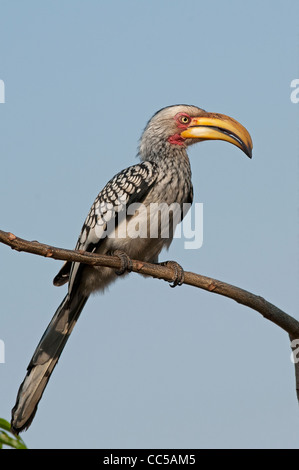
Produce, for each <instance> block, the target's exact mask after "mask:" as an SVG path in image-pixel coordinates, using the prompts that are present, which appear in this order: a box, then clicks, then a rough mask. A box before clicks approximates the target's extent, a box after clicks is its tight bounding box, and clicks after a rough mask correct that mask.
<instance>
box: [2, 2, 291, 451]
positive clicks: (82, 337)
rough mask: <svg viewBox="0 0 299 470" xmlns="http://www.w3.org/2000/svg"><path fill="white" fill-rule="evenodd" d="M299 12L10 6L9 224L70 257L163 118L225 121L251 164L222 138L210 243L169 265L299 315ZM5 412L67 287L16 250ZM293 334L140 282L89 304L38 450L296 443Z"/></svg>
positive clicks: (5, 11)
mask: <svg viewBox="0 0 299 470" xmlns="http://www.w3.org/2000/svg"><path fill="white" fill-rule="evenodd" d="M298 18H299V4H298V2H295V1H290V0H288V1H284V2H282V1H277V2H270V1H268V0H264V1H263V2H257V1H256V0H254V1H252V2H250V4H249V3H248V4H246V5H245V4H244V2H243V3H241V2H237V1H234V0H233V1H230V2H220V1H214V2H209V3H208V2H202V1H200V0H197V1H193V0H189V1H188V2H179V1H176V0H172V1H166V0H162V1H160V0H159V1H157V0H151V2H145V1H140V0H139V1H131V0H127V1H120V0H118V1H111V2H104V1H101V0H98V1H95V0H87V1H86V2H83V1H76V0H62V1H61V0H60V1H57V0H53V1H52V2H38V1H32V0H27V1H26V2H22V1H20V0H19V1H14V2H10V1H7V0H2V2H1V15H0V79H1V80H3V81H4V83H5V103H4V104H0V122H1V127H0V155H1V172H0V196H1V197H0V213H1V226H0V228H1V229H2V230H7V231H11V232H14V233H15V234H16V235H18V236H20V237H22V238H27V239H32V240H39V241H40V242H43V243H49V244H53V245H56V246H61V247H66V248H72V247H74V245H75V243H76V240H77V237H78V234H79V232H80V229H81V226H82V223H83V221H84V219H85V216H86V214H87V212H88V210H89V207H90V205H91V204H92V202H93V200H94V198H95V196H96V195H97V193H98V192H99V191H100V190H101V189H102V187H103V186H104V185H105V183H106V182H107V181H108V180H109V179H110V178H111V177H112V176H113V175H114V174H115V173H117V172H118V171H120V170H121V169H123V168H125V167H127V166H129V165H132V164H134V163H135V162H136V161H137V160H136V153H137V145H138V139H139V138H140V135H141V133H142V130H143V128H144V126H145V124H146V122H147V120H148V119H149V118H150V117H151V115H152V114H154V113H155V112H156V111H157V110H158V109H160V108H162V107H164V106H167V105H171V104H177V103H187V104H194V105H197V106H200V107H202V108H204V109H206V110H208V111H214V112H219V113H224V114H228V115H230V116H232V117H234V118H235V119H237V120H239V121H240V122H241V123H242V124H243V125H245V126H246V127H247V129H248V130H249V131H250V133H251V136H252V139H253V143H254V151H253V159H252V161H250V160H249V159H247V158H246V157H245V156H244V155H243V154H242V153H241V152H240V150H239V149H237V148H236V147H233V146H232V145H229V144H227V143H225V142H203V143H201V144H199V145H196V146H194V147H193V148H192V149H191V151H190V160H191V166H192V173H193V185H194V190H195V202H201V203H203V207H204V242H203V246H202V247H201V248H200V249H198V250H186V249H184V241H183V240H181V239H176V240H174V242H173V244H172V245H171V247H170V250H169V253H163V254H162V256H161V259H176V260H177V261H178V262H179V263H180V264H181V265H182V266H183V267H184V268H185V269H186V270H188V271H194V272H198V273H201V274H204V275H208V276H211V277H215V278H216V279H220V280H223V281H226V282H229V283H232V284H235V285H237V286H240V287H242V288H244V289H247V290H249V291H252V292H253V293H256V294H258V295H262V296H263V297H265V298H266V299H267V300H269V301H271V302H272V303H274V304H275V305H277V306H278V307H280V308H282V309H283V310H285V311H286V312H288V313H289V314H291V315H294V316H296V314H297V311H298V300H299V295H298V281H299V271H298V174H299V171H298V170H299V168H298V142H299V141H298V122H299V120H298V110H299V103H298V104H294V103H292V102H291V100H290V94H291V91H292V89H291V88H290V83H291V81H292V80H293V79H295V78H299V62H298V57H299V30H298ZM0 260H1V261H0V262H1V264H0V280H1V297H0V309H1V317H0V339H2V340H3V341H4V343H5V356H6V357H5V364H0V383H1V392H0V393H1V400H0V416H1V417H3V418H6V419H9V417H10V410H11V408H12V406H13V405H14V402H15V397H16V393H17V390H18V387H19V384H20V383H21V381H22V380H23V377H24V374H25V370H26V367H27V365H28V362H29V360H30V358H31V355H32V353H33V351H34V349H35V347H36V345H37V343H38V341H39V339H40V337H41V335H42V333H43V331H44V329H45V327H46V325H47V324H48V322H49V320H50V318H51V317H52V315H53V314H54V312H55V309H56V308H57V306H58V305H59V303H60V301H61V299H62V298H63V296H64V295H65V289H64V288H63V287H62V288H60V289H58V288H55V287H54V286H53V285H52V278H53V277H54V275H55V274H56V272H57V271H58V270H59V268H60V266H61V263H60V262H57V261H53V260H47V259H44V258H41V257H36V256H33V255H29V254H24V253H21V254H20V253H16V252H13V251H11V250H10V249H9V248H7V247H6V246H1V245H0ZM298 424H299V423H298V407H297V403H296V395H295V386H294V371H293V364H292V363H291V361H290V346H289V342H288V337H287V335H286V334H285V333H284V332H283V331H282V330H280V329H279V328H278V327H276V326H275V325H273V324H271V323H269V322H268V321H266V320H265V319H263V318H262V317H261V316H260V315H259V314H257V313H256V312H254V311H252V310H250V309H248V308H246V307H243V306H241V305H238V304H236V303H234V302H233V301H231V300H229V299H226V298H221V297H218V296H216V295H213V294H211V293H207V292H203V291H200V290H198V289H195V288H191V287H188V286H183V287H180V288H176V289H170V288H169V287H168V285H167V283H165V282H163V281H157V280H153V279H146V280H145V279H144V278H142V277H139V276H138V275H137V274H132V275H130V276H128V277H127V278H126V279H121V280H119V281H118V282H117V284H114V285H113V286H112V287H111V289H110V290H109V291H108V292H107V293H106V294H105V295H104V296H99V295H97V296H94V297H93V298H91V299H90V300H89V302H88V304H87V306H86V307H85V309H84V312H83V314H82V316H81V317H80V320H79V322H78V324H77V325H76V328H75V330H74V332H73V334H72V337H71V338H70V340H69V342H68V344H67V346H66V348H65V350H64V352H63V354H62V357H61V359H60V361H59V364H58V366H57V368H56V369H55V371H54V373H53V376H52V378H51V380H50V382H49V385H48V387H47V390H46V392H45V394H44V396H43V398H42V401H41V403H40V406H39V409H38V412H37V415H36V418H35V420H34V422H33V424H32V426H31V428H30V429H29V430H28V431H27V432H26V433H24V434H23V436H22V437H23V438H24V440H25V442H26V443H27V445H28V446H29V447H30V448H59V447H67V448H76V447H81V448H89V447H97V448H280V447H281V448H294V447H296V448H297V447H298V443H299V437H298V435H299V433H298Z"/></svg>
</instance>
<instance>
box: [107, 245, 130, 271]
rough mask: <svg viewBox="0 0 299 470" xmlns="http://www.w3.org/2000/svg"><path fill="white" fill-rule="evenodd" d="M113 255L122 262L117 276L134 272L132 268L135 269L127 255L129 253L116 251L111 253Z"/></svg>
mask: <svg viewBox="0 0 299 470" xmlns="http://www.w3.org/2000/svg"><path fill="white" fill-rule="evenodd" d="M111 255H113V256H117V257H118V258H119V259H120V261H121V265H120V269H118V270H117V271H115V274H117V275H118V276H121V275H122V274H124V273H125V272H126V271H127V272H129V273H130V272H131V271H132V267H133V265H132V260H131V258H130V257H129V256H128V255H127V253H125V252H124V251H122V250H115V251H113V252H112V253H111Z"/></svg>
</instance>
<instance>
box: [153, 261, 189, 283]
mask: <svg viewBox="0 0 299 470" xmlns="http://www.w3.org/2000/svg"><path fill="white" fill-rule="evenodd" d="M159 264H160V265H161V266H167V267H169V268H172V269H173V273H174V279H173V281H172V284H169V286H170V287H176V286H181V285H182V284H183V282H184V278H185V273H184V270H183V268H182V266H181V265H180V264H178V263H177V262H176V261H163V262H162V263H159Z"/></svg>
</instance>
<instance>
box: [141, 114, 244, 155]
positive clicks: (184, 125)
mask: <svg viewBox="0 0 299 470" xmlns="http://www.w3.org/2000/svg"><path fill="white" fill-rule="evenodd" d="M203 140H225V141H227V142H230V143H231V144H233V145H236V146H237V147H239V148H240V149H241V150H242V151H243V152H244V153H245V154H246V155H247V156H248V157H249V158H251V156H252V140H251V137H250V134H249V133H248V131H247V130H246V129H245V127H243V126H242V125H241V124H240V123H239V122H238V121H236V120H235V119H233V118H231V117H229V116H225V115H224V114H218V113H208V112H206V111H204V110H203V109H201V108H197V107H196V106H188V105H175V106H169V107H167V108H163V109H161V110H160V111H158V112H157V113H156V114H154V116H153V117H152V118H151V119H150V120H149V122H148V123H147V125H146V127H145V129H144V132H143V134H142V137H141V139H140V148H139V153H140V156H141V158H142V159H143V160H147V159H151V158H153V159H155V158H156V157H157V156H158V155H159V154H160V155H161V152H165V151H166V152H167V151H168V152H169V153H170V155H171V153H173V151H175V150H183V149H186V147H187V146H188V145H191V144H194V143H196V142H201V141H203ZM171 151H172V152H171Z"/></svg>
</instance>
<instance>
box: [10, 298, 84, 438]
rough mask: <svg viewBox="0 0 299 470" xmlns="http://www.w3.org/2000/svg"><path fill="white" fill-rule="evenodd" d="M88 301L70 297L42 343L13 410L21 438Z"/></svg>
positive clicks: (54, 317)
mask: <svg viewBox="0 0 299 470" xmlns="http://www.w3.org/2000/svg"><path fill="white" fill-rule="evenodd" d="M87 299H88V297H85V296H82V295H81V296H80V295H78V294H76V295H74V296H73V297H72V298H71V299H69V296H68V295H67V296H66V297H65V298H64V300H63V301H62V303H61V304H60V306H59V307H58V309H57V311H56V313H55V315H54V316H53V318H52V320H51V321H50V323H49V325H48V327H47V329H46V331H45V333H44V334H43V337H42V339H41V340H40V342H39V344H38V346H37V348H36V350H35V352H34V354H33V357H32V359H31V361H30V364H29V366H28V368H27V375H26V377H25V379H24V381H23V382H22V384H21V386H20V388H19V391H18V396H17V401H16V404H15V406H14V407H13V409H12V419H11V429H12V431H13V432H14V433H15V434H18V433H19V432H20V431H22V430H23V429H27V428H28V427H29V426H30V424H31V422H32V420H33V418H34V415H35V413H36V410H37V406H38V403H39V401H40V399H41V397H42V394H43V392H44V390H45V388H46V385H47V383H48V380H49V378H50V376H51V374H52V372H53V369H54V367H55V366H56V364H57V361H58V359H59V357H60V354H61V353H62V351H63V348H64V346H65V343H66V342H67V340H68V337H69V335H70V334H71V332H72V329H73V328H74V326H75V324H76V321H77V319H78V317H79V315H80V313H81V311H82V309H83V307H84V305H85V304H86V302H87Z"/></svg>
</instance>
